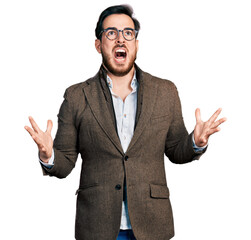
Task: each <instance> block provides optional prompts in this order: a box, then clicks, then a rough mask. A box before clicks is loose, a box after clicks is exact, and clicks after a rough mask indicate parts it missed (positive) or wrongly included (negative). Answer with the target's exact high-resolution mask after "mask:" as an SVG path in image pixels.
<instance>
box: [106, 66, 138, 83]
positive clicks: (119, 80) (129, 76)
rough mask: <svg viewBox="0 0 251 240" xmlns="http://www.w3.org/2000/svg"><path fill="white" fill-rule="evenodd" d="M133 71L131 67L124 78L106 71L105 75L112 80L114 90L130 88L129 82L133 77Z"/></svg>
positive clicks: (133, 68)
mask: <svg viewBox="0 0 251 240" xmlns="http://www.w3.org/2000/svg"><path fill="white" fill-rule="evenodd" d="M104 67H105V66H104ZM105 68H106V67H105ZM106 70H107V69H106ZM134 71H135V67H134V66H133V67H132V69H131V70H130V72H129V73H127V74H126V75H124V76H116V75H114V74H112V73H111V72H109V71H107V75H108V76H109V77H110V78H111V79H112V84H113V87H114V88H130V85H131V81H132V79H133V76H134Z"/></svg>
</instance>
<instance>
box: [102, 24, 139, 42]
mask: <svg viewBox="0 0 251 240" xmlns="http://www.w3.org/2000/svg"><path fill="white" fill-rule="evenodd" d="M109 30H115V31H117V33H118V34H117V37H116V38H114V39H110V38H108V37H107V35H105V36H106V37H107V38H108V39H109V40H110V41H114V40H116V39H117V38H118V37H119V33H120V32H122V36H123V38H124V39H125V40H126V41H132V40H134V39H137V37H138V33H139V31H138V30H136V29H133V28H124V29H123V30H119V29H117V28H115V27H109V28H106V29H103V30H102V31H101V32H100V34H99V38H100V35H101V34H102V33H103V32H107V31H109ZM125 30H132V31H134V32H135V36H134V38H133V39H131V40H128V39H126V37H125V36H124V31H125Z"/></svg>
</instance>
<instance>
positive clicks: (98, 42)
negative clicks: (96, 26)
mask: <svg viewBox="0 0 251 240" xmlns="http://www.w3.org/2000/svg"><path fill="white" fill-rule="evenodd" d="M95 48H96V50H97V51H98V53H101V41H100V40H99V39H96V40H95Z"/></svg>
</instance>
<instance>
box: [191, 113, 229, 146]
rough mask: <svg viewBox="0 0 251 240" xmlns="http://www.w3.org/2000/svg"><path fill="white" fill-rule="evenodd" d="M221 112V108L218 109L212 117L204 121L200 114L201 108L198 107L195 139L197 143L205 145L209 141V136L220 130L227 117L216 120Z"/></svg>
mask: <svg viewBox="0 0 251 240" xmlns="http://www.w3.org/2000/svg"><path fill="white" fill-rule="evenodd" d="M220 113H221V109H218V110H217V111H216V112H215V113H214V114H213V115H212V117H211V118H210V119H209V120H208V121H206V122H203V121H202V120H201V116H200V109H196V111H195V117H196V125H195V128H194V140H195V144H196V145H197V146H198V147H203V146H205V145H206V144H207V143H208V139H209V137H210V136H211V135H212V134H214V133H216V132H218V131H220V128H219V125H220V124H222V123H223V122H225V121H226V118H221V119H220V120H218V121H216V119H217V117H218V116H219V114H220Z"/></svg>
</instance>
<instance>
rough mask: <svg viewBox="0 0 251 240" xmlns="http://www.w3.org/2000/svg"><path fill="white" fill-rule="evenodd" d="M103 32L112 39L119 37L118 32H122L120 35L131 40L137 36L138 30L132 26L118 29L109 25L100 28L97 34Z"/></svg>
mask: <svg viewBox="0 0 251 240" xmlns="http://www.w3.org/2000/svg"><path fill="white" fill-rule="evenodd" d="M103 32H105V36H106V37H107V38H108V39H109V40H111V41H113V40H115V39H117V38H118V37H119V32H122V35H123V37H124V39H125V40H127V41H132V40H133V39H134V38H137V36H138V31H137V30H135V29H132V28H124V29H123V30H118V29H117V28H115V27H110V28H106V29H104V30H102V31H101V32H100V34H99V36H100V35H101V34H102V33H103Z"/></svg>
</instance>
